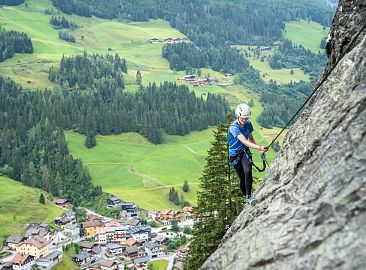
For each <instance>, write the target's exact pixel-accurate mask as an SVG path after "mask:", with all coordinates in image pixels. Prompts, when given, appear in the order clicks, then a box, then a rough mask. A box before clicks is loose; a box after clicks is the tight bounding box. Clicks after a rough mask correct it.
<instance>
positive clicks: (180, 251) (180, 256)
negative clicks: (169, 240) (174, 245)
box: [176, 247, 189, 261]
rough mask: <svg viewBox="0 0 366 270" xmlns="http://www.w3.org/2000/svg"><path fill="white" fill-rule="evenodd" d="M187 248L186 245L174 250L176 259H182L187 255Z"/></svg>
mask: <svg viewBox="0 0 366 270" xmlns="http://www.w3.org/2000/svg"><path fill="white" fill-rule="evenodd" d="M188 253H189V248H187V247H180V248H178V249H177V251H176V254H177V255H176V256H177V260H178V261H184V260H185V259H186V258H187V257H188Z"/></svg>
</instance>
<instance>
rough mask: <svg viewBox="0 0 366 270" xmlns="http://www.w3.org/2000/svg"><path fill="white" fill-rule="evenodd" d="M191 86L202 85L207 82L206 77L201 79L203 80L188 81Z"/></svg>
mask: <svg viewBox="0 0 366 270" xmlns="http://www.w3.org/2000/svg"><path fill="white" fill-rule="evenodd" d="M189 83H190V85H191V86H204V85H206V84H209V81H208V79H203V80H194V81H191V80H190V81H189Z"/></svg>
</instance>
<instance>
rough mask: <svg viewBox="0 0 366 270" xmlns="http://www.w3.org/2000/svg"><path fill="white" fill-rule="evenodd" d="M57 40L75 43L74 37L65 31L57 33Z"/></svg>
mask: <svg viewBox="0 0 366 270" xmlns="http://www.w3.org/2000/svg"><path fill="white" fill-rule="evenodd" d="M58 38H59V39H62V40H65V41H68V42H72V43H75V42H76V39H75V37H74V36H73V35H71V34H70V33H69V32H67V31H58Z"/></svg>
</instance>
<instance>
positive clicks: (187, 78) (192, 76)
mask: <svg viewBox="0 0 366 270" xmlns="http://www.w3.org/2000/svg"><path fill="white" fill-rule="evenodd" d="M184 80H185V81H194V80H196V75H194V74H188V75H186V76H184Z"/></svg>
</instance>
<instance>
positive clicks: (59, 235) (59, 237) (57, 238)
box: [52, 231, 68, 244]
mask: <svg viewBox="0 0 366 270" xmlns="http://www.w3.org/2000/svg"><path fill="white" fill-rule="evenodd" d="M67 239H68V237H67V236H66V235H65V233H64V232H63V231H59V232H56V234H55V235H54V236H53V239H52V243H53V244H61V243H63V242H64V241H65V240H67Z"/></svg>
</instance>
